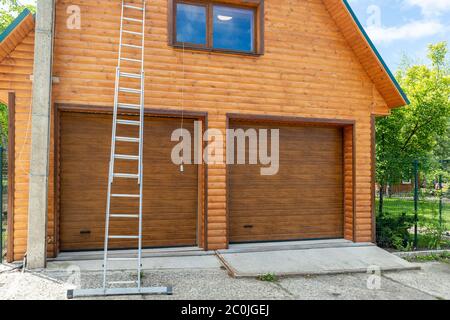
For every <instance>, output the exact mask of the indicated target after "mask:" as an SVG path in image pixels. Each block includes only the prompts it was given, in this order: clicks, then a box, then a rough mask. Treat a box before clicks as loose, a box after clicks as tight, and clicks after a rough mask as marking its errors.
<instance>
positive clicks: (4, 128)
mask: <svg viewBox="0 0 450 320" xmlns="http://www.w3.org/2000/svg"><path fill="white" fill-rule="evenodd" d="M7 142H8V107H7V106H6V105H4V104H3V103H0V145H2V146H6V145H7Z"/></svg>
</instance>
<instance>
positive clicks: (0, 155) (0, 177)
mask: <svg viewBox="0 0 450 320" xmlns="http://www.w3.org/2000/svg"><path fill="white" fill-rule="evenodd" d="M2 263H3V147H2V146H1V145H0V264H2Z"/></svg>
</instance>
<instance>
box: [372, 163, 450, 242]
mask: <svg viewBox="0 0 450 320" xmlns="http://www.w3.org/2000/svg"><path fill="white" fill-rule="evenodd" d="M410 165H411V169H412V170H411V172H412V174H411V177H410V179H409V178H406V179H405V180H406V181H401V182H397V183H391V184H388V185H387V186H385V187H384V188H383V190H381V188H380V186H378V185H377V197H376V208H377V209H376V210H377V239H378V242H379V245H381V246H394V247H397V246H399V247H403V248H409V249H435V248H439V247H442V246H447V245H449V246H450V233H449V231H450V181H449V178H448V177H449V176H450V175H449V174H445V173H446V172H448V173H450V161H447V160H446V161H441V167H442V171H441V173H439V174H436V176H433V175H432V174H431V175H430V174H426V173H425V172H424V171H422V170H421V169H420V168H421V162H420V161H417V160H416V161H414V162H413V163H411V164H410ZM442 172H443V173H444V174H443V173H442ZM392 239H393V240H392ZM391 240H392V241H391ZM447 240H448V241H447Z"/></svg>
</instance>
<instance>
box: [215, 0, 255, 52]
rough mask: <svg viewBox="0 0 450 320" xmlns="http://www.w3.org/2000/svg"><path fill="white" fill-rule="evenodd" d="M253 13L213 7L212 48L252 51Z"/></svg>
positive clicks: (245, 10)
mask: <svg viewBox="0 0 450 320" xmlns="http://www.w3.org/2000/svg"><path fill="white" fill-rule="evenodd" d="M253 34H254V11H253V10H252V9H241V8H232V7H225V6H214V8H213V47H214V48H217V49H229V50H238V51H248V52H251V51H253V49H254V48H253V43H254V41H253Z"/></svg>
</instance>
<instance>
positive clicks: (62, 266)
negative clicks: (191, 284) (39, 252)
mask: <svg viewBox="0 0 450 320" xmlns="http://www.w3.org/2000/svg"><path fill="white" fill-rule="evenodd" d="M102 265H103V260H101V259H97V260H74V261H52V262H49V263H48V265H47V270H48V271H50V272H51V271H64V270H74V268H77V269H78V268H79V270H80V271H81V272H87V271H102V270H103V267H102ZM220 267H221V264H220V262H219V260H218V259H217V258H216V256H214V255H200V256H195V255H193V256H177V257H174V256H172V257H152V258H144V259H142V268H143V270H168V269H171V270H176V269H179V270H210V269H213V270H218V269H220ZM108 269H110V270H136V265H135V263H132V262H131V263H130V262H127V261H111V262H109V267H108Z"/></svg>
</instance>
